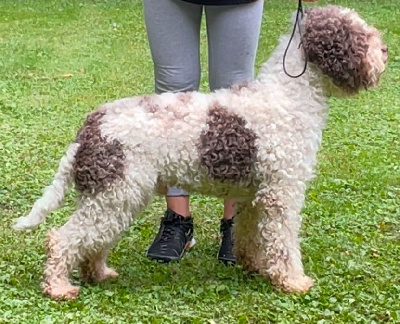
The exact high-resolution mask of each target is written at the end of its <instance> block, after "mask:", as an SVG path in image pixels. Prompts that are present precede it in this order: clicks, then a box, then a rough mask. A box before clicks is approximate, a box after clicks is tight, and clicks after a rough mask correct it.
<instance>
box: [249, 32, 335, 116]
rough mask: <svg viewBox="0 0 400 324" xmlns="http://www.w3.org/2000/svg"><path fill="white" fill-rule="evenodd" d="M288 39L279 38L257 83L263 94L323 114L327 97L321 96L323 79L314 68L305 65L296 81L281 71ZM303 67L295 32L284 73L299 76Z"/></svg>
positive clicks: (287, 36)
mask: <svg viewBox="0 0 400 324" xmlns="http://www.w3.org/2000/svg"><path fill="white" fill-rule="evenodd" d="M289 40H290V35H285V36H282V37H281V38H280V40H279V44H278V46H277V47H276V49H275V50H274V52H273V53H272V55H271V57H270V58H269V59H268V60H267V61H266V62H265V63H264V64H263V65H262V66H261V69H260V72H259V74H258V78H257V82H258V83H259V85H260V86H261V87H262V88H263V89H265V92H269V93H279V94H281V95H282V96H286V97H287V98H292V99H293V100H296V102H298V103H299V104H304V103H306V104H307V105H309V106H310V112H317V113H325V112H326V109H327V96H326V94H325V93H324V87H323V76H322V75H321V73H320V72H319V70H318V69H317V68H316V67H315V66H314V65H313V64H308V66H307V69H306V71H305V73H304V74H303V75H301V76H300V77H298V78H292V77H290V76H288V75H287V74H286V73H285V71H284V66H283V56H284V52H285V49H286V47H287V46H288V43H289ZM304 65H305V58H304V52H303V49H302V48H301V45H300V35H299V34H298V33H297V32H296V34H295V36H294V38H293V40H292V42H291V45H290V47H289V49H288V51H287V55H286V59H285V67H286V71H287V72H288V73H289V74H291V75H293V76H297V75H299V74H300V73H301V72H302V71H303V69H304Z"/></svg>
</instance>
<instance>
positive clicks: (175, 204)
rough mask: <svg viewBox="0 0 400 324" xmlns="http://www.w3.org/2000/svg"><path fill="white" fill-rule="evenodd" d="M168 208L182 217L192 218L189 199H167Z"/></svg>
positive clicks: (183, 197) (182, 197) (179, 197)
mask: <svg viewBox="0 0 400 324" xmlns="http://www.w3.org/2000/svg"><path fill="white" fill-rule="evenodd" d="M166 200H167V208H168V209H170V210H172V211H173V212H174V213H175V214H178V215H180V216H182V217H185V218H186V217H190V208H189V197H186V196H178V197H167V199H166Z"/></svg>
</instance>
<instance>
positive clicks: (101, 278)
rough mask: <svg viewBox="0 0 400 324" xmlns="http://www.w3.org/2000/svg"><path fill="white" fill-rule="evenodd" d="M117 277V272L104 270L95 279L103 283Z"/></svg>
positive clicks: (111, 269)
mask: <svg viewBox="0 0 400 324" xmlns="http://www.w3.org/2000/svg"><path fill="white" fill-rule="evenodd" d="M117 277H118V272H117V271H115V270H114V269H113V268H105V269H104V271H103V273H102V274H101V275H99V277H98V278H97V279H98V281H104V280H107V279H115V278H117Z"/></svg>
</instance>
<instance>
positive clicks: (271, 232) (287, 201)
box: [254, 179, 313, 292]
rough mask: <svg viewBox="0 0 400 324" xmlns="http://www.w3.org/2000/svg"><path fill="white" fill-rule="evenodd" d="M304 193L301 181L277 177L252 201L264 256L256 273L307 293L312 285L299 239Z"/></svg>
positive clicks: (276, 283) (286, 289)
mask: <svg viewBox="0 0 400 324" xmlns="http://www.w3.org/2000/svg"><path fill="white" fill-rule="evenodd" d="M304 192H305V185H304V183H303V182H301V181H298V180H286V179H279V181H277V182H276V185H274V184H271V183H270V184H269V185H268V186H265V187H263V188H261V189H260V190H259V191H258V193H257V195H256V198H255V201H254V204H255V206H257V209H258V212H259V223H258V231H259V236H258V237H259V240H260V249H261V250H262V252H261V254H262V255H263V258H262V259H261V260H262V263H261V267H260V269H259V272H260V273H261V274H263V275H265V276H267V277H269V278H270V279H271V281H272V283H273V284H274V285H276V286H279V287H282V288H283V289H284V290H285V291H288V292H291V291H295V292H306V291H308V290H309V289H310V287H311V286H312V285H313V280H312V279H311V278H309V277H307V276H306V275H305V274H304V269H303V264H302V261H301V253H300V242H299V238H298V234H299V230H300V225H301V216H300V211H301V207H302V204H303V201H304Z"/></svg>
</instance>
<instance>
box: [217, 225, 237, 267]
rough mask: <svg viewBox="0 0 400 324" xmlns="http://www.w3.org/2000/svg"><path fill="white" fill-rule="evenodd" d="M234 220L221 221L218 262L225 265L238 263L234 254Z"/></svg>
mask: <svg viewBox="0 0 400 324" xmlns="http://www.w3.org/2000/svg"><path fill="white" fill-rule="evenodd" d="M232 225H233V219H228V220H225V219H221V228H220V232H221V236H222V239H221V246H220V248H219V251H218V260H220V261H223V262H225V263H231V264H235V263H236V257H235V255H234V254H233V232H232Z"/></svg>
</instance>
